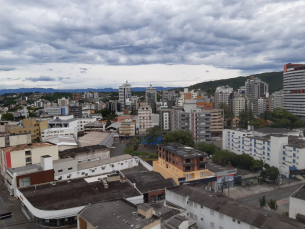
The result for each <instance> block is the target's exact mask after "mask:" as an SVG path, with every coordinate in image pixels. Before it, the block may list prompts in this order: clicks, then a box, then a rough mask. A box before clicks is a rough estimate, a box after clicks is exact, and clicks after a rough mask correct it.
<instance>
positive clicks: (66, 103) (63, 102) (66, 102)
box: [57, 97, 69, 107]
mask: <svg viewBox="0 0 305 229" xmlns="http://www.w3.org/2000/svg"><path fill="white" fill-rule="evenodd" d="M57 102H58V106H60V107H65V106H69V99H66V98H64V97H62V98H61V99H58V100H57Z"/></svg>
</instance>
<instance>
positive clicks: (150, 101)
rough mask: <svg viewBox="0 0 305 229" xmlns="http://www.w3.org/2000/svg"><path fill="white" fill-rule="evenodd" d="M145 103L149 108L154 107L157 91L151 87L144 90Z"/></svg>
mask: <svg viewBox="0 0 305 229" xmlns="http://www.w3.org/2000/svg"><path fill="white" fill-rule="evenodd" d="M145 101H146V102H147V105H148V106H150V107H153V106H156V103H157V89H156V88H153V87H152V86H151V85H150V87H149V88H146V92H145Z"/></svg>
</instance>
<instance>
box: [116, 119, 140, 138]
mask: <svg viewBox="0 0 305 229" xmlns="http://www.w3.org/2000/svg"><path fill="white" fill-rule="evenodd" d="M136 128H137V122H136V121H135V120H132V119H124V120H123V121H122V123H121V126H120V129H119V133H120V135H121V136H126V135H128V136H135V134H136Z"/></svg>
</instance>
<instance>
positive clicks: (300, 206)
mask: <svg viewBox="0 0 305 229" xmlns="http://www.w3.org/2000/svg"><path fill="white" fill-rule="evenodd" d="M298 213H299V214H302V215H305V200H301V199H297V198H294V197H290V199H289V217H290V218H293V219H295V218H296V215H297V214H298Z"/></svg>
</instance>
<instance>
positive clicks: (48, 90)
mask: <svg viewBox="0 0 305 229" xmlns="http://www.w3.org/2000/svg"><path fill="white" fill-rule="evenodd" d="M153 88H156V89H157V91H162V90H171V89H174V88H175V87H153ZM88 91H96V92H118V91H119V90H118V89H114V88H101V89H96V88H86V89H54V88H18V89H0V95H3V94H5V93H25V92H40V93H54V92H70V93H75V92H77V93H84V92H88ZM132 91H146V87H133V88H132Z"/></svg>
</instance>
